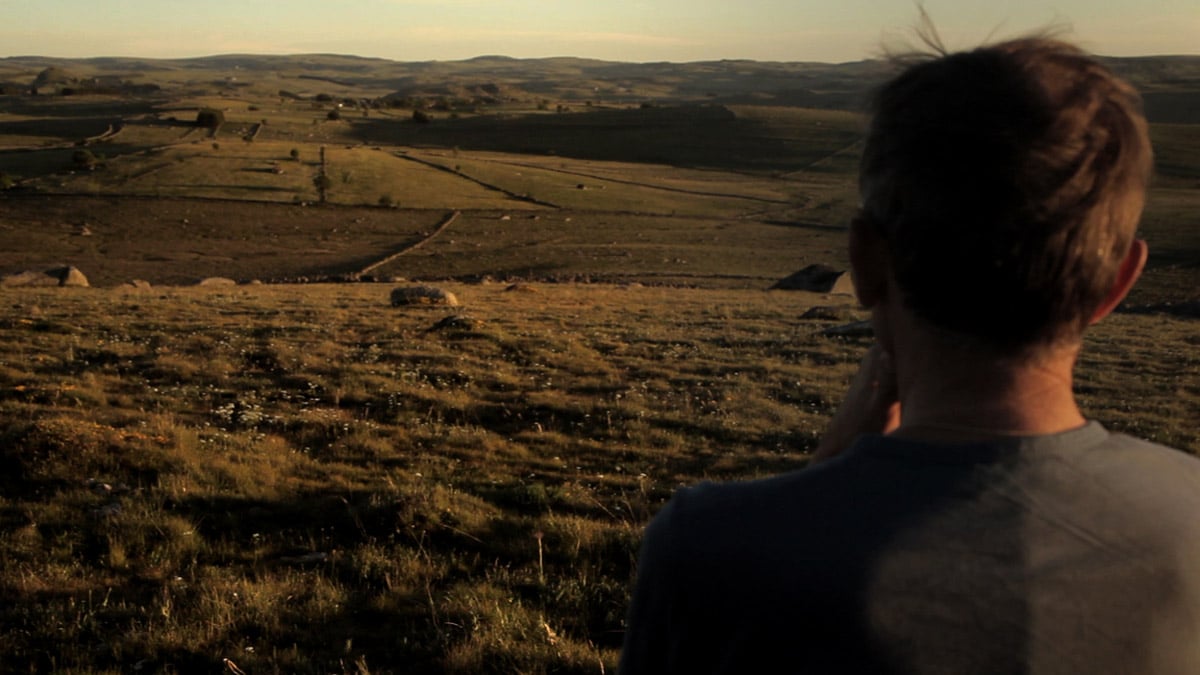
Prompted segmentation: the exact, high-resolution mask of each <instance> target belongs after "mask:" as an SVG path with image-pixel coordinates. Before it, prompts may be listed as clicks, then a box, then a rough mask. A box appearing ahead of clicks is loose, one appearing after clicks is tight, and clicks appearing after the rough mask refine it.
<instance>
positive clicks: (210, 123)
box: [196, 108, 225, 131]
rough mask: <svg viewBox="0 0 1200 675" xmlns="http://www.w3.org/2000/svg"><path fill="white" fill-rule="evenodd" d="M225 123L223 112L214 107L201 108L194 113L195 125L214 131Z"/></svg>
mask: <svg viewBox="0 0 1200 675" xmlns="http://www.w3.org/2000/svg"><path fill="white" fill-rule="evenodd" d="M222 124H225V113H224V112H223V111H221V110H217V109H216V108H201V109H200V112H198V113H196V126H198V127H203V128H206V129H212V130H214V131H216V130H217V129H220V128H221V125H222Z"/></svg>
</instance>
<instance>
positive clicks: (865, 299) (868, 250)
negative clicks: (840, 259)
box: [850, 213, 889, 309]
mask: <svg viewBox="0 0 1200 675" xmlns="http://www.w3.org/2000/svg"><path fill="white" fill-rule="evenodd" d="M888 268H889V262H888V256H887V242H886V241H884V238H883V237H882V236H881V235H880V234H879V230H878V228H876V227H875V225H874V223H872V222H871V221H869V220H867V218H866V217H865V216H864V215H863V214H861V213H860V214H858V215H856V216H855V217H854V219H853V220H851V221H850V277H851V279H853V280H854V294H855V295H856V296H858V302H859V304H861V305H862V306H863V307H864V308H866V309H871V308H872V307H874V306H875V305H878V304H879V303H880V302H881V301H882V300H883V298H884V296H886V295H887V287H888Z"/></svg>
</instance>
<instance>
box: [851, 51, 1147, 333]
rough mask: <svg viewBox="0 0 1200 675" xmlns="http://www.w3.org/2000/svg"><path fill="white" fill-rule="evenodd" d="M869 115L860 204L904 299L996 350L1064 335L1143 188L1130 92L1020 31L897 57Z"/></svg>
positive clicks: (1079, 326)
mask: <svg viewBox="0 0 1200 675" xmlns="http://www.w3.org/2000/svg"><path fill="white" fill-rule="evenodd" d="M871 113H872V122H871V125H870V129H869V132H868V137H867V143H866V149H865V151H864V153H863V158H862V166H861V172H860V188H861V191H862V195H863V202H864V203H863V217H864V219H866V220H867V221H868V222H873V223H874V224H875V225H876V226H877V227H878V228H879V230H880V231H881V232H882V233H883V236H884V237H885V239H886V240H887V242H888V247H889V253H890V256H891V261H892V264H893V272H894V273H895V276H896V281H897V283H898V284H899V286H900V289H901V291H902V292H903V293H904V299H905V303H906V305H907V306H908V307H909V308H910V309H911V310H913V311H914V313H916V314H917V316H919V317H921V318H922V319H924V320H926V321H927V322H929V323H931V324H933V325H934V326H937V327H940V328H943V329H949V330H951V331H954V332H958V333H964V334H966V335H969V336H973V337H976V338H979V339H981V340H983V341H984V342H985V343H987V344H990V345H992V346H994V347H997V348H999V349H1002V350H1005V351H1014V350H1022V349H1025V348H1027V347H1029V346H1032V345H1039V344H1046V343H1052V342H1056V341H1059V340H1060V339H1062V338H1064V337H1078V335H1080V334H1081V333H1082V331H1083V329H1084V328H1085V327H1086V325H1087V323H1088V320H1089V319H1090V318H1091V317H1092V315H1093V314H1094V313H1095V311H1096V310H1097V309H1098V308H1099V306H1100V305H1101V303H1102V302H1103V301H1104V299H1105V297H1106V295H1107V293H1108V291H1109V289H1110V288H1111V287H1112V285H1113V283H1114V282H1115V278H1116V274H1117V270H1118V268H1119V266H1120V264H1121V261H1122V260H1123V258H1124V256H1125V255H1126V253H1127V251H1128V250H1129V246H1130V243H1131V242H1132V240H1133V236H1134V232H1135V230H1136V227H1137V222H1138V220H1139V219H1140V217H1141V210H1142V207H1143V204H1144V201H1145V190H1146V183H1147V181H1148V180H1149V176H1150V168H1151V161H1152V157H1151V150H1150V141H1149V136H1148V133H1147V127H1146V121H1145V119H1144V117H1143V116H1142V113H1141V101H1140V99H1139V97H1138V95H1137V92H1135V91H1134V90H1133V88H1132V87H1131V86H1130V85H1129V84H1128V83H1126V82H1124V81H1123V80H1121V79H1119V78H1118V77H1116V76H1115V75H1114V74H1113V73H1112V72H1111V71H1110V70H1109V69H1108V68H1106V67H1105V66H1103V65H1102V64H1100V63H1099V62H1098V61H1096V60H1095V59H1094V58H1091V57H1089V56H1088V55H1086V54H1085V53H1083V52H1082V51H1080V50H1079V49H1077V48H1075V47H1073V46H1071V45H1069V44H1066V43H1064V42H1060V41H1057V40H1052V39H1046V38H1026V39H1020V40H1013V41H1009V42H1003V43H1000V44H996V45H992V46H988V47H982V48H979V49H975V50H973V51H969V52H961V53H956V54H949V55H944V56H941V57H940V58H936V59H933V60H927V61H924V62H921V63H918V64H916V65H913V66H910V67H909V68H907V69H906V70H905V71H904V72H902V73H901V74H900V75H899V76H897V77H896V78H895V79H893V80H891V81H889V82H887V83H886V84H885V85H884V86H883V87H882V88H880V89H879V90H878V91H877V93H876V94H875V97H874V100H873V102H872V106H871Z"/></svg>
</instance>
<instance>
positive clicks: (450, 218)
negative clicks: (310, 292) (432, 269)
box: [358, 211, 462, 276]
mask: <svg viewBox="0 0 1200 675" xmlns="http://www.w3.org/2000/svg"><path fill="white" fill-rule="evenodd" d="M461 215H462V211H452V212H450V213H449V214H447V215H446V217H445V218H444V219H443V220H442V222H441V223H439V224H438V226H437V227H436V228H434V230H433V232H430V233H429V234H428V235H427V236H425V237H423V238H422V239H420V240H418V241H416V242H414V243H412V244H409V245H407V246H405V247H404V248H401V249H400V250H399V251H396V252H395V253H392V254H390V255H388V256H386V257H384V258H382V259H381V260H377V261H375V262H373V263H371V264H370V265H367V266H366V267H364V268H362V269H361V270H359V271H358V276H365V275H367V274H370V273H371V272H373V271H375V270H377V269H379V268H380V267H383V266H384V265H386V264H388V263H390V262H392V261H394V260H395V259H396V258H399V257H400V256H402V255H404V254H405V253H410V252H412V251H415V250H417V249H419V248H421V247H422V246H424V245H425V244H428V243H429V242H431V241H433V239H434V237H436V236H438V235H439V234H441V233H443V232H445V231H446V229H447V228H449V227H450V225H452V224H453V223H454V221H456V220H458V217H459V216H461Z"/></svg>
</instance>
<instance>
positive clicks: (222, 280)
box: [196, 277, 237, 288]
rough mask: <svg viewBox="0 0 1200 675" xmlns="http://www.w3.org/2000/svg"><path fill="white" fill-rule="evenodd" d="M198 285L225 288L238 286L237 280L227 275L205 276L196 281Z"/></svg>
mask: <svg viewBox="0 0 1200 675" xmlns="http://www.w3.org/2000/svg"><path fill="white" fill-rule="evenodd" d="M196 285H197V286H204V287H206V288H223V287H228V286H237V282H236V281H234V280H233V279H228V278H226V277H205V278H203V279H201V280H200V281H198V282H196Z"/></svg>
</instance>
